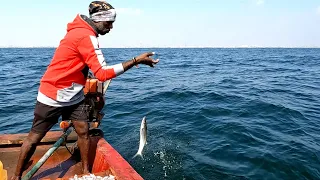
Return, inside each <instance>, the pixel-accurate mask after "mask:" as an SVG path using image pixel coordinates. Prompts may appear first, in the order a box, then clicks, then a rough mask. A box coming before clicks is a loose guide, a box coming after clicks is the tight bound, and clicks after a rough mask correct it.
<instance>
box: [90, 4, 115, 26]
mask: <svg viewBox="0 0 320 180" xmlns="http://www.w3.org/2000/svg"><path fill="white" fill-rule="evenodd" d="M89 15H90V19H91V20H92V21H95V22H99V21H115V20H116V10H115V9H114V8H113V7H112V6H111V4H109V3H107V2H106V1H92V2H91V3H90V5H89Z"/></svg>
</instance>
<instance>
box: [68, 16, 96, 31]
mask: <svg viewBox="0 0 320 180" xmlns="http://www.w3.org/2000/svg"><path fill="white" fill-rule="evenodd" d="M77 28H85V29H88V30H90V31H92V32H94V33H95V35H96V36H98V31H97V28H96V27H95V25H94V24H93V22H92V21H91V20H90V19H89V18H88V17H87V16H85V15H80V14H78V15H77V16H76V17H75V18H74V20H73V21H72V22H70V23H68V25H67V32H69V31H71V30H73V29H77Z"/></svg>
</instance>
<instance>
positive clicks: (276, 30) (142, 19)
mask: <svg viewBox="0 0 320 180" xmlns="http://www.w3.org/2000/svg"><path fill="white" fill-rule="evenodd" d="M90 2H91V1H87V0H67V1H66V0H53V1H44V0H41V1H39V0H32V1H25V0H24V1H22V0H15V1H3V2H1V6H0V17H1V24H2V25H1V28H0V39H1V40H0V46H54V47H56V46H58V44H59V42H60V40H61V38H63V36H64V35H65V33H66V25H67V23H68V22H70V21H72V20H73V19H74V17H75V16H76V14H77V13H81V14H85V15H87V14H88V5H89V3H90ZM108 2H109V3H110V4H111V5H113V6H114V7H115V8H116V10H117V20H116V22H115V23H114V28H113V29H112V30H111V32H110V33H109V34H107V35H105V36H103V37H100V38H99V41H100V46H101V47H168V46H170V47H181V46H206V47H208V46H209V47H233V46H268V47H269V46H290V47H301V46H303V47H305V46H318V47H320V0H192V1H191V0H170V1H169V0H161V1H152V0H110V1H108Z"/></svg>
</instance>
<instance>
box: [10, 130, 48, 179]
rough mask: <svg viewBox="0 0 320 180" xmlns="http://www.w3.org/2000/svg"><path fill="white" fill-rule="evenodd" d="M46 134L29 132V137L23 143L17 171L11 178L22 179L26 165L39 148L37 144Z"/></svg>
mask: <svg viewBox="0 0 320 180" xmlns="http://www.w3.org/2000/svg"><path fill="white" fill-rule="evenodd" d="M44 135H45V134H38V133H34V132H32V131H30V132H29V135H28V137H27V138H26V139H25V140H24V141H23V143H22V146H21V149H20V155H19V159H18V164H17V167H16V171H15V173H14V176H13V177H12V178H11V180H16V179H17V180H18V179H21V176H22V173H23V171H24V170H25V169H24V168H25V166H26V165H27V163H28V162H29V160H30V159H31V157H32V155H33V154H34V152H35V150H36V148H37V144H38V143H39V142H40V141H41V139H42V138H43V137H44Z"/></svg>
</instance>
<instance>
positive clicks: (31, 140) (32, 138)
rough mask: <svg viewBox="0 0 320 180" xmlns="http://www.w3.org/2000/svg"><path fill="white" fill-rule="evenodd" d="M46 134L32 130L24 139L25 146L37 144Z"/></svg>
mask: <svg viewBox="0 0 320 180" xmlns="http://www.w3.org/2000/svg"><path fill="white" fill-rule="evenodd" d="M44 136H45V133H34V132H32V131H30V132H29V135H28V137H27V138H26V139H25V140H24V141H23V144H24V145H25V146H36V145H37V144H38V143H39V142H40V141H41V139H42V138H43V137H44Z"/></svg>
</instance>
